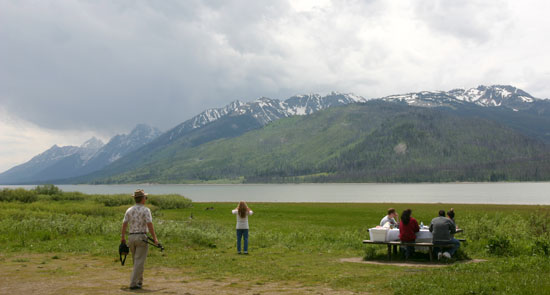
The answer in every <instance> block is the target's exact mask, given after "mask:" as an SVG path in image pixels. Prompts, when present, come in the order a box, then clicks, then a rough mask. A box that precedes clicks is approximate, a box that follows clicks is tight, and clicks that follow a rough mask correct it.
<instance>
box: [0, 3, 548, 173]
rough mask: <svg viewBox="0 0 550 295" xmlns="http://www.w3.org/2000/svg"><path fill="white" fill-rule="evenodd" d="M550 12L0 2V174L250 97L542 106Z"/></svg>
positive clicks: (489, 7)
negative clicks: (496, 88) (406, 95)
mask: <svg viewBox="0 0 550 295" xmlns="http://www.w3.org/2000/svg"><path fill="white" fill-rule="evenodd" d="M549 3H550V2H549V1H543V0H541V1H528V0H527V1H486V0H480V1H443V0H442V1H431V0H421V1H420V0H418V1H388V0H379V1H377V0H372V1H366V0H363V1H342V0H339V1H325V0H315V1H297V0H292V1H276V0H269V1H259V0H255V1H251V0H248V1H228V0H217V1H216V0H212V1H192V0H186V1H180V0H177V1H169V0H163V1H134V0H128V1H113V0H106V1H84V0H82V1H76V0H70V1H68V0H67V1H63V0H55V1H49V0H36V1H25V0H13V1H10V0H0V171H3V170H5V169H8V168H10V167H11V166H13V165H15V164H19V163H21V162H24V161H27V160H29V159H30V158H31V157H32V156H34V155H35V154H38V153H40V152H42V151H43V150H45V149H47V148H49V147H50V146H51V145H53V144H60V145H64V144H75V145H79V144H81V143H82V142H83V141H85V140H86V139H87V138H89V137H90V136H92V135H97V136H99V137H100V138H102V139H108V138H109V137H110V136H112V135H114V134H115V133H124V132H128V131H129V130H130V129H131V128H132V127H133V126H134V125H136V124H137V123H147V124H151V125H154V126H157V127H159V128H161V129H163V130H167V129H169V128H170V127H173V126H174V125H176V124H178V123H181V122H183V121H184V120H186V119H188V118H190V117H192V116H193V115H195V114H197V113H198V112H200V111H202V110H204V109H207V108H212V107H221V106H223V105H225V104H227V103H228V102H230V101H232V100H235V99H240V100H243V101H251V100H253V99H255V98H256V97H259V96H267V97H271V98H278V99H285V98H287V97H289V96H291V95H294V94H299V93H310V92H316V93H321V94H325V93H327V92H330V91H332V90H335V91H340V92H353V93H355V94H358V95H362V96H364V97H367V98H372V97H380V96H385V95H390V94H396V93H403V92H411V91H419V90H449V89H452V88H457V87H475V86H477V85H480V84H511V85H514V86H517V87H520V88H522V89H524V90H526V91H527V92H529V93H531V94H532V95H534V96H535V97H540V98H548V97H550V83H549V82H550V57H549V54H548V52H550V39H549V38H548V37H547V35H548V31H549V29H550V18H549V17H548V15H547V14H548V11H550V4H549Z"/></svg>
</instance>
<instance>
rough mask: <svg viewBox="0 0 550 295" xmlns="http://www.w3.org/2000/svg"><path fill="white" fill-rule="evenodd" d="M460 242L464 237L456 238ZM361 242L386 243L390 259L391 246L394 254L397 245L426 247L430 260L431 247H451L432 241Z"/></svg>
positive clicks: (365, 242) (370, 242)
mask: <svg viewBox="0 0 550 295" xmlns="http://www.w3.org/2000/svg"><path fill="white" fill-rule="evenodd" d="M456 232H457V233H460V232H462V229H458V230H457V231H456ZM457 240H459V241H460V242H461V243H463V242H466V240H465V239H457ZM363 244H376V245H388V259H389V260H391V257H392V251H391V248H392V246H393V251H394V253H395V254H397V246H414V247H427V248H428V253H429V255H430V261H433V248H434V247H437V248H452V247H453V244H451V243H449V244H434V243H432V242H402V241H386V242H381V241H371V240H364V241H363Z"/></svg>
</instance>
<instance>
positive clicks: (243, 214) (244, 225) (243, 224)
mask: <svg viewBox="0 0 550 295" xmlns="http://www.w3.org/2000/svg"><path fill="white" fill-rule="evenodd" d="M231 213H233V214H235V215H237V252H238V254H241V239H243V238H244V254H248V216H249V215H252V214H254V212H252V210H250V208H248V206H247V205H246V203H245V202H244V201H240V202H239V206H237V208H235V209H233V211H231Z"/></svg>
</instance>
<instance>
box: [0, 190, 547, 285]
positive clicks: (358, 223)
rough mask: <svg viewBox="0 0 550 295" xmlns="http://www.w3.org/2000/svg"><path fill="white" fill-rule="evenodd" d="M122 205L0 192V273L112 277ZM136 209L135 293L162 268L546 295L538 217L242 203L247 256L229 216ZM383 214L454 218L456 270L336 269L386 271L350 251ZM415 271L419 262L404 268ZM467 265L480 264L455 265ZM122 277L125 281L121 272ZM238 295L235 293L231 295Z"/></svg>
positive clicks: (512, 209) (278, 279) (203, 274)
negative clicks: (58, 268) (141, 220)
mask: <svg viewBox="0 0 550 295" xmlns="http://www.w3.org/2000/svg"><path fill="white" fill-rule="evenodd" d="M132 202H133V199H132V198H131V197H129V196H127V195H84V194H80V193H67V192H61V191H59V190H58V189H57V188H55V187H52V186H44V187H39V188H37V189H36V190H30V191H29V190H23V189H16V190H9V189H4V190H1V191H0V253H1V254H0V261H11V262H14V261H15V262H17V261H18V260H17V259H20V258H19V257H24V256H25V255H32V254H43V253H46V254H48V253H52V254H51V255H54V254H55V255H63V253H66V254H67V255H74V254H78V255H87V256H95V257H109V258H112V260H110V261H112V262H111V264H107V265H105V266H104V267H105V268H115V267H119V268H120V267H121V266H120V263H119V262H118V244H119V239H120V234H119V232H120V226H121V222H122V218H123V215H124V212H125V210H126V209H127V208H128V207H129V206H130V205H131V204H132ZM147 206H148V207H149V208H151V210H152V212H153V221H154V224H155V228H156V230H157V234H158V236H159V240H160V241H161V242H162V243H163V244H164V246H165V248H166V250H165V251H164V252H163V253H161V252H159V251H158V250H157V249H150V251H149V258H148V261H147V265H146V273H145V277H146V282H145V283H146V284H147V279H150V277H147V271H148V269H150V268H155V267H168V268H174V269H178V270H181V271H182V273H183V272H185V274H187V275H191V276H192V277H193V278H194V279H196V280H224V279H227V278H239V279H241V280H242V281H243V282H247V283H246V284H253V285H262V284H271V283H277V284H281V285H285V284H288V283H292V284H299V285H300V286H306V287H307V286H312V287H314V286H323V287H327V288H331V289H334V290H341V291H352V292H370V293H375V294H533V293H539V294H540V293H543V294H544V293H550V291H549V290H550V282H549V281H548V280H547V278H548V277H549V276H550V259H549V254H550V228H549V224H550V207H549V206H504V205H502V206H500V205H458V204H455V205H450V204H445V205H442V204H391V205H390V204H326V203H295V204H290V203H251V204H249V206H250V207H251V209H252V210H254V212H255V214H254V215H253V216H251V217H250V219H249V222H250V246H249V248H250V249H249V251H250V255H248V256H243V255H237V254H236V249H235V230H234V228H235V216H234V215H232V214H231V212H230V210H231V209H233V208H234V207H235V206H236V204H233V203H231V204H229V203H192V202H191V201H189V200H188V199H185V198H183V197H181V196H176V195H154V196H150V197H149V201H148V204H147ZM390 206H391V207H395V208H396V209H397V210H398V211H402V210H403V209H406V208H411V209H412V210H413V216H414V217H415V218H416V219H417V220H418V221H419V222H420V221H423V222H424V224H429V222H430V220H431V219H432V218H433V217H434V216H435V215H436V214H437V211H438V210H439V209H449V208H450V207H453V208H455V211H456V214H457V215H456V221H457V224H458V226H459V227H461V228H463V229H464V233H462V234H459V235H460V236H459V235H457V237H460V238H465V239H467V240H468V242H467V244H466V245H462V247H461V249H460V250H459V254H458V255H457V257H458V260H456V259H453V260H452V261H450V262H447V263H445V265H443V266H442V267H437V268H432V267H430V268H427V267H403V266H393V265H374V264H361V263H349V262H340V259H342V258H350V257H363V258H365V259H368V260H374V261H378V260H379V261H384V260H385V259H386V257H385V254H386V248H385V247H383V246H365V245H363V244H362V243H361V241H362V240H363V239H366V238H368V233H367V229H368V228H369V227H372V226H375V225H376V224H378V222H379V221H380V219H381V218H382V217H383V215H384V214H385V211H386V210H387V208H388V207H390ZM211 207H213V209H212V210H206V209H207V208H211ZM115 258H116V259H115ZM21 259H22V258H21ZM398 259H399V258H398ZM427 259H428V258H427V255H422V254H419V255H418V256H417V257H415V258H414V261H426V260H427ZM470 259H485V260H487V261H485V262H480V263H464V262H467V261H469V260H470ZM124 268H126V271H127V272H128V274H129V272H130V269H131V262H130V263H129V264H128V265H127V266H124ZM241 287H242V289H243V290H246V288H247V287H246V285H243V286H235V288H236V290H239V288H241Z"/></svg>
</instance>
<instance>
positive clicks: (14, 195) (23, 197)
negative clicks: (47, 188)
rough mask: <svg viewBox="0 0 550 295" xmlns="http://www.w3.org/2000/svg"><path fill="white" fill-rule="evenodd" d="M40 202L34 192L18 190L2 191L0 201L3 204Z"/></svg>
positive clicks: (6, 189) (7, 189)
mask: <svg viewBox="0 0 550 295" xmlns="http://www.w3.org/2000/svg"><path fill="white" fill-rule="evenodd" d="M37 200H38V195H37V194H36V192H34V191H28V190H26V189H22V188H17V189H9V188H5V189H3V190H2V191H0V201H1V202H17V201H19V202H22V203H32V202H36V201H37Z"/></svg>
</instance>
